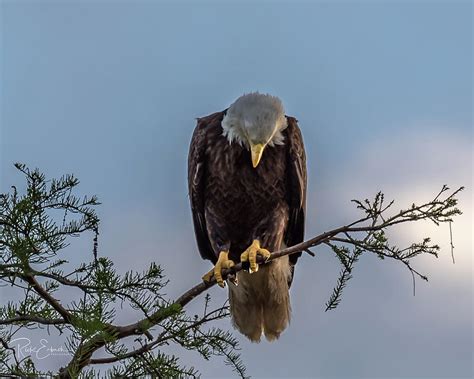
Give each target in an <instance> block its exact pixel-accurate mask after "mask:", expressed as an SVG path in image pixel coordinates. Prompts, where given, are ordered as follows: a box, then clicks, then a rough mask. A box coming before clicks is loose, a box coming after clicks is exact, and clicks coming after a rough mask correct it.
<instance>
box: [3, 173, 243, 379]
mask: <svg viewBox="0 0 474 379" xmlns="http://www.w3.org/2000/svg"><path fill="white" fill-rule="evenodd" d="M16 167H17V169H18V170H20V171H21V172H22V173H23V174H24V175H25V177H26V191H25V194H23V195H20V194H19V193H18V191H17V189H16V187H12V191H11V192H10V193H6V194H1V195H0V236H1V237H0V282H2V284H3V285H9V286H13V287H16V288H17V290H18V291H20V292H21V293H22V295H23V296H21V297H19V298H18V299H17V300H16V301H10V302H7V303H6V304H5V305H2V306H1V307H0V375H18V376H39V375H48V374H54V373H45V372H42V373H41V372H39V371H38V370H37V369H36V368H35V365H34V362H33V360H32V359H31V358H30V357H26V358H24V359H19V357H17V356H16V353H15V349H14V348H13V347H12V346H10V345H9V343H10V341H11V340H12V339H13V337H14V336H15V335H16V333H17V332H19V331H21V330H24V329H26V328H37V327H38V326H43V325H46V326H48V327H54V328H56V329H57V330H58V331H59V332H60V333H64V336H65V339H66V343H65V346H66V348H67V349H68V351H69V352H70V354H71V361H70V363H69V364H68V366H67V367H65V368H63V369H61V370H60V371H59V376H60V377H75V376H77V375H81V376H82V377H94V376H95V374H96V373H97V371H95V369H94V368H90V369H89V368H88V367H86V366H87V364H91V365H95V364H101V363H107V362H101V361H100V359H97V360H94V358H93V357H92V354H93V352H94V351H95V350H97V349H98V348H100V347H104V348H105V351H106V352H107V353H108V355H109V357H108V358H107V359H108V360H110V361H111V362H110V363H111V364H112V365H113V366H112V368H110V369H108V371H107V375H109V376H110V377H117V376H119V377H131V376H144V375H152V376H153V375H155V376H158V377H197V376H199V373H198V372H197V371H196V370H195V369H194V368H192V367H191V368H189V367H185V366H183V365H181V364H180V362H179V359H178V358H177V357H176V356H173V355H168V354H166V353H165V352H164V351H162V349H160V347H161V348H163V347H165V346H168V345H169V344H175V345H178V346H181V347H183V348H184V349H188V350H194V351H197V352H198V353H199V354H201V356H202V357H203V358H205V359H206V360H207V359H210V358H211V357H213V356H221V357H224V359H225V360H226V362H227V363H228V364H230V365H231V366H232V368H233V369H234V370H236V371H238V372H239V373H242V376H243V373H244V371H245V368H244V367H243V365H242V362H241V361H240V357H239V355H238V353H237V351H238V343H237V340H236V339H235V338H234V337H233V336H232V335H231V334H230V333H228V332H225V331H222V330H220V329H217V328H211V329H208V328H207V327H206V324H207V323H209V322H212V321H214V320H217V319H220V318H224V317H227V316H228V314H229V313H228V306H227V305H224V306H223V307H219V308H217V309H214V310H212V311H210V310H208V305H209V299H206V304H205V312H204V314H203V315H202V316H201V317H197V318H196V317H189V316H187V315H186V313H185V312H184V310H183V309H182V307H181V306H180V305H179V304H174V303H172V302H169V301H168V300H166V299H165V298H164V296H163V295H162V293H163V288H164V287H165V286H166V285H167V283H168V281H167V280H166V279H165V277H164V274H163V270H162V269H161V267H160V266H159V265H157V264H156V263H155V262H152V263H151V264H150V265H149V267H148V268H147V269H146V270H144V271H143V272H136V271H133V270H130V271H128V272H126V273H124V274H119V273H118V272H117V270H116V269H115V266H114V264H113V262H112V261H111V260H110V259H109V258H107V257H102V256H98V251H97V247H98V234H99V218H98V216H97V214H96V212H95V208H96V206H97V205H98V204H99V202H98V201H97V198H96V197H90V198H89V197H78V196H76V195H75V194H74V190H75V189H76V187H77V185H78V184H79V181H78V180H77V179H76V178H75V177H74V176H72V175H67V176H63V177H61V178H60V179H59V180H55V179H52V180H46V178H45V176H44V175H43V174H42V173H40V172H39V171H38V170H33V171H32V170H29V169H28V168H26V167H25V166H24V165H22V164H16ZM84 233H91V234H92V239H93V240H92V244H91V250H90V252H85V254H84V260H87V259H90V261H89V262H86V263H81V264H80V265H79V266H78V267H75V268H74V267H72V268H71V267H70V265H69V262H68V260H67V259H65V258H64V256H61V257H59V255H60V254H63V255H64V254H65V252H64V249H65V248H66V247H68V246H69V243H70V238H73V237H78V236H80V235H82V234H84ZM64 288H69V289H70V290H72V289H73V290H75V293H77V295H78V296H77V297H75V298H71V300H70V301H67V302H59V301H57V300H56V298H55V297H54V296H55V294H56V293H58V294H60V293H61V290H63V289H64ZM124 307H130V308H131V309H132V310H134V311H135V312H136V313H137V318H138V321H137V323H136V324H131V325H125V326H120V325H116V324H114V322H115V318H116V313H117V311H118V310H120V309H123V308H124ZM154 334H155V335H156V337H154V336H153V335H154ZM125 336H135V337H136V338H135V341H134V342H130V341H128V342H127V343H123V342H122V338H123V337H125ZM87 360H90V361H89V362H88V363H84V361H87ZM84 368H85V370H84V371H83V369H84ZM55 374H58V373H55Z"/></svg>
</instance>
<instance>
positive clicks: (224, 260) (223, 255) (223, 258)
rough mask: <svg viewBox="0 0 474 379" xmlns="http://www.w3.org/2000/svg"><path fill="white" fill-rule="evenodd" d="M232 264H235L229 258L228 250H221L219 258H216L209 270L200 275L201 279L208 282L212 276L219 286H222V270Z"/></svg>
mask: <svg viewBox="0 0 474 379" xmlns="http://www.w3.org/2000/svg"><path fill="white" fill-rule="evenodd" d="M233 266H235V263H234V262H233V261H232V260H230V259H229V252H228V251H221V252H220V254H219V258H218V259H217V262H216V265H215V266H214V268H213V269H212V270H211V271H209V272H208V273H206V274H205V275H204V276H203V277H202V280H204V281H205V282H210V281H211V280H212V278H213V277H214V278H215V279H216V282H217V284H218V285H219V287H222V288H224V287H225V282H224V279H223V278H222V270H226V269H229V268H231V267H233Z"/></svg>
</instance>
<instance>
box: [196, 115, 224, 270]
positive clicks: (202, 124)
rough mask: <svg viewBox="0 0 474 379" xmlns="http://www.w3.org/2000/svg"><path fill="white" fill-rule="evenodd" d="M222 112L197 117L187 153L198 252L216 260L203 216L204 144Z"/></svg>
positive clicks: (204, 181)
mask: <svg viewBox="0 0 474 379" xmlns="http://www.w3.org/2000/svg"><path fill="white" fill-rule="evenodd" d="M223 117H224V112H218V113H214V114H212V115H209V116H207V117H203V118H199V119H198V122H197V126H196V128H195V129H194V133H193V136H192V138H191V145H190V146H189V155H188V191H189V200H190V201H191V212H192V214H193V223H194V233H195V234H196V241H197V244H198V249H199V252H200V253H201V256H202V257H203V258H204V259H209V260H211V261H212V262H213V263H214V264H215V263H216V261H217V257H216V254H215V253H214V250H213V248H212V245H211V241H210V239H209V234H208V231H207V224H206V217H205V208H204V206H205V190H206V146H207V136H206V134H207V132H208V131H209V128H211V127H215V125H214V124H215V123H216V122H219V123H220V121H221V120H222V118H223Z"/></svg>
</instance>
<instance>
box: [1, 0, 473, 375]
mask: <svg viewBox="0 0 474 379" xmlns="http://www.w3.org/2000/svg"><path fill="white" fill-rule="evenodd" d="M0 4H1V8H0V9H1V33H2V39H1V42H2V47H1V53H2V56H1V89H0V90H1V120H0V121H1V128H0V190H1V191H2V192H3V191H7V190H8V189H9V186H10V185H11V184H14V183H19V181H20V180H21V178H20V177H19V175H18V174H17V173H16V172H15V170H14V169H13V166H12V163H13V162H16V161H21V162H24V163H26V164H28V165H30V166H32V167H39V168H41V169H42V170H43V171H45V172H46V173H47V174H48V175H49V176H59V175H61V174H63V173H66V172H72V173H74V174H75V175H77V176H78V177H79V178H80V179H81V187H80V190H81V191H82V193H88V194H92V193H95V194H97V195H98V196H99V197H100V200H101V201H102V203H103V205H102V206H101V207H100V210H99V213H100V216H101V218H102V233H101V245H100V246H101V253H102V254H104V255H107V256H110V257H111V258H112V259H113V260H114V261H115V262H116V263H117V266H118V267H119V268H120V269H122V270H126V269H129V268H132V267H133V268H136V269H142V268H144V267H145V266H147V265H148V264H149V262H151V261H156V262H158V263H160V264H162V265H163V267H164V268H165V270H166V272H167V273H168V276H169V278H170V279H171V283H170V286H169V288H168V294H169V295H170V296H171V297H173V296H177V295H179V294H180V293H181V292H182V291H183V290H185V289H187V288H188V287H190V286H191V285H192V284H194V283H195V282H196V281H197V280H198V279H199V278H200V276H201V274H202V273H204V272H205V271H207V270H208V269H209V264H208V262H204V261H202V260H201V259H200V257H199V255H198V253H197V250H196V247H195V243H194V236H193V231H192V226H191V221H190V212H189V207H188V199H187V193H186V191H187V189H186V160H187V150H188V144H189V140H190V137H191V133H192V130H193V128H194V125H195V120H194V119H195V118H196V117H199V116H203V115H206V114H209V113H211V112H214V111H218V110H222V109H224V108H226V107H227V106H228V105H229V104H231V103H232V102H233V101H234V100H235V98H237V97H238V96H239V95H241V94H242V93H244V92H250V91H254V90H259V91H261V92H269V93H271V94H274V95H277V96H279V97H280V98H281V99H282V100H283V102H284V104H285V107H286V110H287V113H288V114H290V115H293V116H295V117H297V118H298V120H299V123H300V126H301V129H302V131H303V135H304V138H305V144H306V149H307V156H308V169H309V195H308V213H309V216H310V217H309V221H308V225H307V235H308V236H311V235H315V234H318V233H320V232H322V231H324V230H327V229H328V228H331V227H334V226H339V225H341V224H343V223H346V222H347V221H350V220H352V218H353V217H354V216H355V212H354V211H353V209H352V208H351V204H350V203H349V200H350V199H352V198H355V197H363V198H365V197H370V196H372V195H373V194H374V193H375V192H376V191H378V190H383V191H384V192H385V193H386V194H387V197H388V198H396V199H397V203H396V205H399V206H400V207H403V206H406V205H410V204H411V203H412V202H413V201H421V200H425V199H427V198H429V197H430V196H431V195H433V194H435V193H436V192H437V191H438V190H439V189H440V188H441V185H442V184H444V183H447V184H449V185H451V186H452V187H456V186H461V185H465V186H466V187H467V189H466V191H465V192H464V193H463V195H462V196H461V207H462V209H463V210H464V211H465V213H464V215H463V216H461V217H460V218H459V220H458V221H457V222H456V223H455V224H454V230H453V231H454V238H455V245H456V254H457V264H456V265H452V264H451V262H450V253H449V249H448V246H449V245H448V242H449V238H448V237H449V230H448V229H447V226H442V227H440V228H438V229H433V228H431V226H429V225H427V224H422V225H419V226H416V227H410V228H401V229H400V230H398V231H397V230H395V231H393V232H392V233H393V238H394V239H395V241H399V242H403V241H408V240H410V239H421V238H422V237H424V236H425V234H427V233H428V234H429V235H432V236H433V237H434V240H435V241H436V242H438V243H439V244H440V245H441V247H442V249H443V250H442V254H441V257H440V258H439V259H438V260H437V261H433V260H430V259H420V262H419V263H418V266H417V267H418V268H419V269H420V270H422V271H424V272H426V273H427V274H429V275H430V278H431V281H430V282H429V283H428V284H425V283H419V285H418V290H417V296H416V297H413V296H412V294H411V277H410V275H409V273H408V272H405V271H404V270H403V268H402V267H398V266H397V265H396V264H395V263H393V264H390V263H389V262H380V261H379V260H377V259H375V258H372V257H365V258H363V259H361V261H360V262H359V265H358V267H357V268H356V271H355V273H354V279H353V281H352V283H350V285H349V287H348V288H347V290H346V292H345V296H344V299H343V302H342V304H341V306H340V307H339V308H338V309H337V310H336V311H333V312H329V313H324V303H325V301H326V300H327V298H328V296H329V295H330V292H331V288H332V286H333V284H334V282H335V280H336V277H337V273H338V267H337V262H336V259H335V258H334V257H333V256H332V255H331V253H330V252H329V251H328V250H325V249H324V248H321V249H318V250H317V254H318V256H317V258H316V259H315V260H312V259H310V258H305V257H304V258H303V259H302V260H301V261H300V262H299V263H298V267H297V270H296V277H295V282H294V285H293V287H292V299H293V321H292V324H291V326H290V328H289V329H288V330H287V331H286V332H285V334H284V335H283V336H282V337H281V339H280V340H279V341H278V342H276V343H273V344H269V343H266V342H264V343H261V344H259V345H255V344H250V343H248V342H246V341H245V340H244V339H243V338H242V347H243V358H244V360H245V362H246V364H247V366H248V370H249V373H250V374H251V375H253V376H254V377H277V376H278V377H320V378H335V377H344V378H352V377H354V378H356V377H386V378H419V377H425V378H433V377H440V378H448V377H450V378H453V377H471V376H472V375H473V366H472V354H473V345H472V338H473V325H472V319H473V314H472V313H473V309H472V297H473V287H472V162H473V161H472V158H473V157H472V121H473V119H472V100H473V99H472V83H473V82H472V79H473V78H472V65H473V62H472V14H473V13H472V3H471V2H469V1H450V2H448V1H439V2H438V1H396V2H395V1H393V2H388V1H380V2H375V1H350V2H343V1H335V2H322V1H312V2H311V1H305V2H298V1H294V2H290V1H286V2H285V1H281V2H269V1H257V2H236V1H223V2H215V1H214V2H207V1H200V2H184V1H178V2H164V1H135V2H132V1H129V2H127V1H121V2H113V1H102V2H99V1H75V2H73V1H67V2H66V1H65V2H60V1H5V0H3V1H1V2H0ZM73 252H74V254H73V255H72V256H71V257H70V259H71V261H73V262H74V261H77V262H79V261H82V260H83V256H82V255H81V254H82V253H81V251H80V250H75V251H74V250H73ZM68 254H71V253H68ZM211 294H212V295H213V297H214V298H215V299H216V302H217V301H219V300H223V299H224V298H225V296H226V293H225V291H221V290H219V289H217V288H216V289H213V290H212V291H211ZM5 296H6V295H5ZM200 306H201V302H200V300H196V301H195V304H194V305H193V307H194V308H191V310H193V309H199V307H200ZM124 317H125V319H126V318H127V317H129V316H124ZM130 317H131V315H130ZM222 326H223V327H226V328H227V327H228V328H231V326H230V325H229V323H228V321H225V322H223V323H222ZM177 353H178V354H179V355H181V356H182V357H183V360H184V361H185V362H187V363H190V364H194V365H195V366H196V367H197V368H199V369H200V370H201V371H202V373H203V375H204V377H211V376H214V377H217V376H221V377H222V376H225V375H230V371H228V369H227V368H225V367H224V365H223V364H222V363H221V362H219V360H214V361H213V362H210V363H209V362H202V361H201V360H200V359H199V358H198V357H197V356H195V355H193V354H189V353H185V352H184V353H182V352H181V351H177ZM270 361H273V362H274V363H273V364H270V363H269V362H270ZM276 362H278V364H276ZM42 364H45V362H42ZM59 364H61V361H54V362H52V361H50V362H47V365H48V367H50V368H53V367H57V366H58V365H59Z"/></svg>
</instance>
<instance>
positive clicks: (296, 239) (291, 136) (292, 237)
mask: <svg viewBox="0 0 474 379" xmlns="http://www.w3.org/2000/svg"><path fill="white" fill-rule="evenodd" d="M287 120H288V128H287V129H286V141H285V143H286V144H288V154H287V178H286V180H287V184H288V190H287V191H288V192H287V201H288V205H289V207H290V218H289V221H288V225H287V228H286V232H285V244H286V246H292V245H295V244H297V243H300V242H302V241H303V240H304V223H305V212H306V155H305V150H304V144H303V137H302V136H301V131H300V128H299V127H298V122H297V120H296V119H295V118H294V117H287ZM300 256H301V253H298V254H292V255H290V262H291V263H292V264H295V263H296V261H297V260H298V258H299V257H300Z"/></svg>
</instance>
